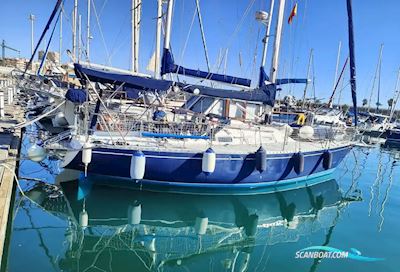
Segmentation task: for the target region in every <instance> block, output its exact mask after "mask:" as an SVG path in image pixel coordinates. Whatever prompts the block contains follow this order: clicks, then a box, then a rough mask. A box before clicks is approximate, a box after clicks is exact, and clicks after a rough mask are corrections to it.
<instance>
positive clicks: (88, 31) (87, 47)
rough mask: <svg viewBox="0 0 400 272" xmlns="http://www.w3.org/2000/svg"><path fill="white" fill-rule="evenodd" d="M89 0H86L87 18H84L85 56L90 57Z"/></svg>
mask: <svg viewBox="0 0 400 272" xmlns="http://www.w3.org/2000/svg"><path fill="white" fill-rule="evenodd" d="M90 1H91V0H87V15H86V16H87V18H86V58H87V59H88V60H89V58H90V9H91V3H90Z"/></svg>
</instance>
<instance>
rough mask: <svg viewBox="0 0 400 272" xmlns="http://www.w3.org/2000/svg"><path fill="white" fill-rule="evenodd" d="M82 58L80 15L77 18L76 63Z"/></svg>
mask: <svg viewBox="0 0 400 272" xmlns="http://www.w3.org/2000/svg"><path fill="white" fill-rule="evenodd" d="M81 57H82V15H81V14H79V16H78V62H80V61H81Z"/></svg>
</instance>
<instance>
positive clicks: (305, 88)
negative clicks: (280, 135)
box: [301, 48, 314, 109]
mask: <svg viewBox="0 0 400 272" xmlns="http://www.w3.org/2000/svg"><path fill="white" fill-rule="evenodd" d="M313 53H314V49H313V48H311V50H310V58H309V59H308V68H307V83H306V86H305V87H304V92H303V103H302V106H301V107H302V108H303V109H304V106H305V103H306V94H307V89H308V80H309V79H310V73H311V63H312V61H313V55H314V54H313Z"/></svg>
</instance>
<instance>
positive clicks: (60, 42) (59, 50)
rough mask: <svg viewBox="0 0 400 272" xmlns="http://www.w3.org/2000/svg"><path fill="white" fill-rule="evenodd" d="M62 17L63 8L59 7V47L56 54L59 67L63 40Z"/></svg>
mask: <svg viewBox="0 0 400 272" xmlns="http://www.w3.org/2000/svg"><path fill="white" fill-rule="evenodd" d="M63 15H64V8H63V6H61V11H60V41H59V45H58V46H59V47H58V54H59V56H58V57H59V60H58V61H59V62H60V65H61V63H62V40H63Z"/></svg>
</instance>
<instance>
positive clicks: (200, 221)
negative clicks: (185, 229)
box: [194, 217, 208, 235]
mask: <svg viewBox="0 0 400 272" xmlns="http://www.w3.org/2000/svg"><path fill="white" fill-rule="evenodd" d="M207 227H208V217H196V222H195V224H194V229H195V230H196V233H197V234H199V235H203V234H206V231H207Z"/></svg>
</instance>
